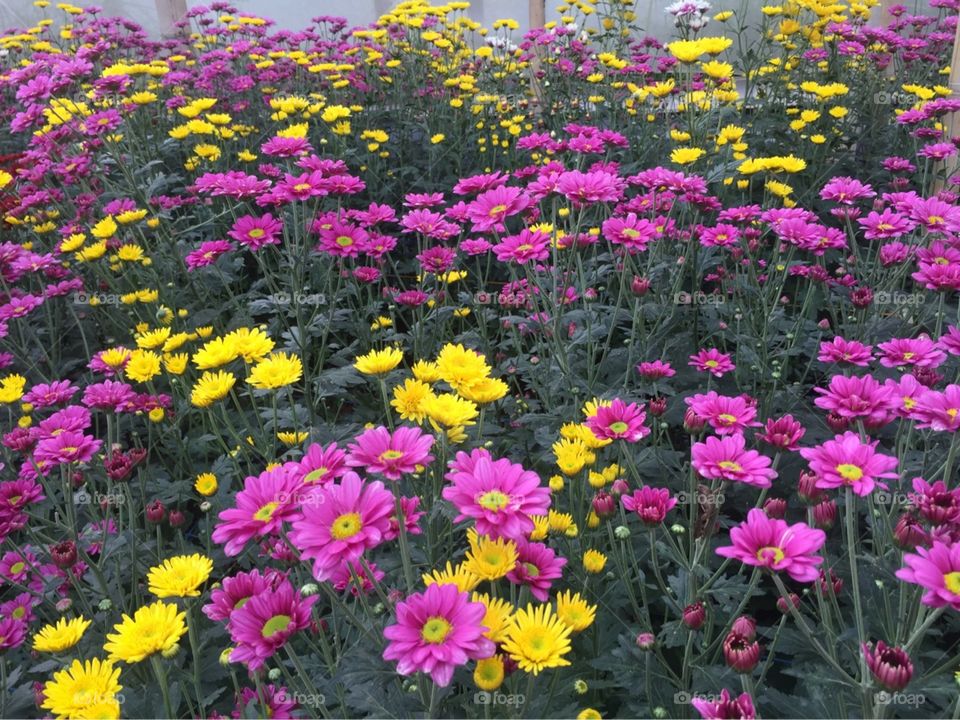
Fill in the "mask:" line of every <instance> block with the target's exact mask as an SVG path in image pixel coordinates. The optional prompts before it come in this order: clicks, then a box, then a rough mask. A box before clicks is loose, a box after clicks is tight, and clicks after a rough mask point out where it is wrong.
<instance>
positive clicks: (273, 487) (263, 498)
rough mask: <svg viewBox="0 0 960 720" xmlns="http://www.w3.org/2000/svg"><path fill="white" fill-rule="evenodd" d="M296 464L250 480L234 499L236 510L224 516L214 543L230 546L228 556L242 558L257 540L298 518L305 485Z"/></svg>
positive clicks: (289, 464) (288, 464) (223, 514)
mask: <svg viewBox="0 0 960 720" xmlns="http://www.w3.org/2000/svg"><path fill="white" fill-rule="evenodd" d="M296 468H297V466H296V464H295V463H287V464H285V465H282V466H280V467H278V468H274V469H273V470H266V471H264V472H262V473H260V474H259V475H257V476H256V477H254V476H250V477H248V478H247V479H246V481H245V482H244V485H243V490H241V491H240V492H239V493H237V496H236V498H234V507H232V508H229V509H228V510H224V511H222V512H221V513H220V515H219V516H218V517H219V520H220V522H218V523H217V527H216V528H214V530H213V535H212V536H211V539H212V540H213V541H214V542H215V543H226V545H225V546H224V548H223V551H224V552H225V553H226V554H227V555H239V554H240V553H241V552H242V551H243V548H244V546H245V545H246V544H247V542H249V541H250V540H251V539H253V538H258V539H259V538H262V537H264V536H266V535H271V534H274V533H276V532H278V531H279V530H280V526H281V525H282V524H283V522H284V521H285V520H290V519H292V518H293V517H295V516H296V515H297V507H296V500H297V489H298V488H299V487H300V485H301V481H300V475H299V473H298V472H296Z"/></svg>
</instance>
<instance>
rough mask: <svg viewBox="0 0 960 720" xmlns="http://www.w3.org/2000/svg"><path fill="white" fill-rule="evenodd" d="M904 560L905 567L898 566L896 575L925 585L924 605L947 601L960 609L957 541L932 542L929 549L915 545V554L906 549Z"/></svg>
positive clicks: (941, 603) (943, 603)
mask: <svg viewBox="0 0 960 720" xmlns="http://www.w3.org/2000/svg"><path fill="white" fill-rule="evenodd" d="M903 561H904V562H905V563H906V564H907V567H904V568H901V569H900V570H897V577H898V578H900V579H901V580H903V581H905V582H908V583H913V584H914V585H919V586H920V587H922V588H926V590H927V592H926V593H924V595H923V604H924V605H929V606H930V607H943V606H945V605H949V606H950V607H951V608H953V609H954V610H960V543H955V544H952V545H946V544H944V543H942V542H934V543H933V547H931V548H929V549H927V548H923V547H918V548H917V554H916V555H914V554H912V553H908V554H906V555H904V556H903Z"/></svg>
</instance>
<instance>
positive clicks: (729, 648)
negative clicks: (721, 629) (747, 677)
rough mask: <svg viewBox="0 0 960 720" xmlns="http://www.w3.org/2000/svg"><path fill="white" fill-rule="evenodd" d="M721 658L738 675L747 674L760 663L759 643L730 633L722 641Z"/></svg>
mask: <svg viewBox="0 0 960 720" xmlns="http://www.w3.org/2000/svg"><path fill="white" fill-rule="evenodd" d="M723 657H724V660H726V661H727V665H729V666H730V667H731V668H733V669H734V670H736V671H737V672H738V673H743V674H747V673H749V672H752V671H753V669H754V668H755V667H756V666H757V663H758V662H760V643H758V642H757V641H755V640H750V639H748V638H746V637H744V636H743V635H740V634H738V633H735V632H731V633H730V634H728V635H727V637H726V638H725V639H724V641H723Z"/></svg>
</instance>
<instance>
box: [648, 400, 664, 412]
mask: <svg viewBox="0 0 960 720" xmlns="http://www.w3.org/2000/svg"><path fill="white" fill-rule="evenodd" d="M648 409H649V410H650V415H652V416H653V417H660V416H661V415H663V414H664V413H665V412H666V411H667V399H666V398H663V397H655V398H653V399H652V400H651V401H650V404H649V406H648Z"/></svg>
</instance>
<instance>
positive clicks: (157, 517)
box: [146, 500, 167, 525]
mask: <svg viewBox="0 0 960 720" xmlns="http://www.w3.org/2000/svg"><path fill="white" fill-rule="evenodd" d="M146 515H147V522H149V523H153V524H154V525H159V524H160V523H162V522H163V519H164V518H165V517H166V516H167V508H166V507H165V506H164V504H163V503H162V502H160V501H159V500H154V501H153V502H151V503H150V504H149V505H147V509H146Z"/></svg>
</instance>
